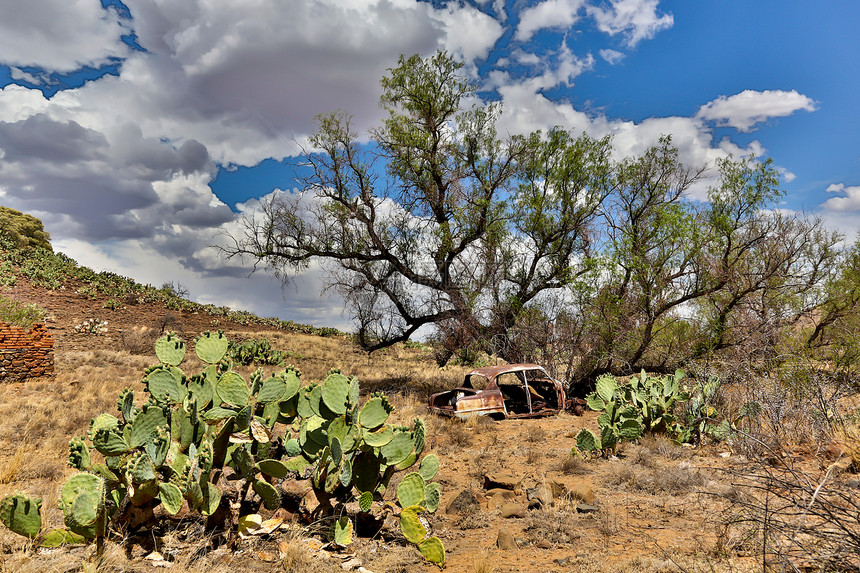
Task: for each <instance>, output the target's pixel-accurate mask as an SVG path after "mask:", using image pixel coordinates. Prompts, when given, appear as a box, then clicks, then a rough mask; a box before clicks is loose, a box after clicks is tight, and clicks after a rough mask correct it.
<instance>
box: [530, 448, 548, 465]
mask: <svg viewBox="0 0 860 573" xmlns="http://www.w3.org/2000/svg"><path fill="white" fill-rule="evenodd" d="M543 458H544V454H543V452H541V451H540V450H538V449H537V448H529V449H528V452H527V453H526V464H528V465H530V466H533V465H535V464H537V463H538V462H539V461H541V460H542V459H543Z"/></svg>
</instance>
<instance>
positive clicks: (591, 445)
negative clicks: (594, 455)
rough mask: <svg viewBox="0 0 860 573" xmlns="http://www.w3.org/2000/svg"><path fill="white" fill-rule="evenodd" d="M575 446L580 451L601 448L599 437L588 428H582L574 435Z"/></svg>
mask: <svg viewBox="0 0 860 573" xmlns="http://www.w3.org/2000/svg"><path fill="white" fill-rule="evenodd" d="M576 448H577V449H578V450H579V451H580V452H591V451H594V450H599V449H601V448H600V438H598V437H597V436H595V435H594V433H593V432H592V431H591V430H589V429H588V428H583V429H582V430H580V432H579V434H577V435H576Z"/></svg>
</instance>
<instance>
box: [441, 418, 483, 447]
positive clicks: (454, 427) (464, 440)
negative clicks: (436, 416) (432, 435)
mask: <svg viewBox="0 0 860 573" xmlns="http://www.w3.org/2000/svg"><path fill="white" fill-rule="evenodd" d="M438 432H439V437H440V438H442V439H443V441H444V442H445V443H447V444H448V445H451V446H456V447H458V448H465V447H468V446H471V445H472V442H473V441H474V436H473V435H472V433H471V432H470V431H469V430H468V429H467V428H466V424H464V423H463V422H462V421H460V420H458V419H457V418H450V419H449V420H447V422H446V423H444V424H439V426H438Z"/></svg>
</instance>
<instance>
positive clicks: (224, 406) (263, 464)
mask: <svg viewBox="0 0 860 573" xmlns="http://www.w3.org/2000/svg"><path fill="white" fill-rule="evenodd" d="M228 348H229V342H228V341H227V339H226V337H225V336H224V334H223V333H222V332H217V333H209V332H207V333H204V334H202V335H200V336H199V337H198V338H197V340H196V341H195V344H194V351H195V353H196V354H197V356H198V357H199V358H200V359H201V360H202V361H203V362H204V363H206V365H207V366H206V367H205V368H204V370H203V372H201V373H199V374H195V375H192V376H187V375H186V374H185V373H184V372H183V371H182V370H181V369H180V368H179V366H180V364H181V363H182V361H183V360H184V358H185V354H186V347H185V343H184V342H183V341H182V340H181V339H179V338H178V337H176V336H175V335H173V334H167V335H165V336H163V337H161V338H160V339H159V340H158V341H157V342H156V344H155V352H156V356H157V357H158V359H159V361H160V363H159V364H158V365H155V366H153V367H151V368H149V369H147V370H146V372H145V376H144V378H143V380H142V384H143V390H144V391H145V393H146V394H147V400H146V401H145V402H142V403H136V401H135V398H136V394H135V392H134V390H132V389H126V390H124V391H123V392H122V393H121V394H120V396H119V398H118V400H117V411H118V415H116V416H115V415H112V414H107V413H104V414H100V415H99V416H97V417H95V418H93V420H92V421H91V423H90V428H89V431H88V432H87V435H86V436H84V437H81V438H75V439H73V440H72V441H71V442H70V444H69V463H70V465H72V466H73V467H75V468H76V469H78V470H79V472H80V473H78V474H76V475H74V476H72V477H71V478H70V479H69V480H68V481H67V482H66V484H65V485H64V486H63V489H62V492H61V496H60V497H61V500H60V507H61V508H62V510H63V513H64V516H65V521H66V525H67V527H68V531H70V532H71V534H76V535H79V536H83V537H84V538H87V539H93V538H96V539H97V540H98V541H99V543H101V540H102V539H103V537H104V536H105V534H106V531H107V529H108V526H109V525H110V523H111V522H112V520H116V521H121V520H122V519H123V517H124V514H123V511H124V510H126V509H127V508H128V507H129V506H132V507H142V506H150V507H154V506H156V505H161V506H162V507H163V509H164V510H165V511H166V512H167V513H169V514H173V515H175V514H177V513H178V512H179V511H180V510H181V509H182V508H183V507H184V506H187V508H188V510H189V511H192V512H199V513H200V514H202V515H204V516H213V515H215V514H216V512H217V511H218V509H219V508H221V507H222V506H223V507H225V509H228V508H227V507H226V506H227V500H226V499H224V498H223V495H222V494H223V492H222V491H221V489H219V486H218V483H219V481H218V480H219V476H221V475H222V474H223V473H224V472H225V471H227V468H230V469H231V470H232V472H233V473H235V474H238V476H239V477H240V479H241V480H242V481H240V482H239V483H240V486H239V487H238V488H237V489H238V490H239V491H241V493H240V496H241V499H239V500H238V501H239V502H240V507H242V508H243V511H246V512H251V513H253V512H254V511H255V509H254V508H255V507H256V506H260V505H261V506H263V507H265V508H267V509H269V510H274V509H277V508H279V507H280V506H281V495H280V492H279V488H278V485H279V481H280V480H284V479H294V478H297V477H299V475H300V474H301V475H303V476H308V475H309V476H310V477H309V479H310V480H311V483H312V486H313V489H314V492H315V494H316V497H317V499H318V500H320V501H321V502H322V503H321V504H320V508H321V511H330V512H331V513H332V514H334V513H335V510H336V508H337V512H338V515H339V516H340V517H339V519H337V520H336V521H335V523H334V526H333V529H332V536H333V540H334V542H335V543H337V544H340V545H348V544H349V542H350V541H351V539H352V523H351V522H350V517H349V516H348V515H343V511H342V508H343V507H344V506H345V504H347V503H349V502H352V501H358V507H359V509H360V511H361V512H369V511H372V510H373V507H374V505H375V504H376V505H377V507H389V508H391V507H394V508H396V507H397V506H396V505H394V504H392V503H388V504H386V503H385V502H384V499H383V496H384V494H385V492H386V490H387V488H388V485H389V482H390V481H391V478H392V477H393V476H394V475H395V473H396V472H398V471H405V470H408V469H409V468H412V467H413V466H415V465H416V464H419V465H418V469H417V471H413V472H411V473H408V474H407V475H406V476H405V477H404V478H403V479H402V480H401V481H400V484H399V486H398V487H397V504H398V505H399V507H400V512H399V515H400V516H401V526H402V529H403V532H404V536H405V537H406V539H407V540H409V541H411V542H413V543H415V544H416V545H418V548H419V550H420V551H421V553H422V555H424V556H425V557H426V558H427V559H428V560H430V561H432V562H434V563H437V564H440V565H441V564H443V563H444V560H445V554H444V548H443V547H442V544H441V541H439V539H437V538H435V537H428V535H427V532H426V530H425V529H424V526H423V525H422V524H421V522H420V520H418V518H417V515H418V513H420V512H433V511H435V510H436V509H437V508H438V506H439V498H440V489H439V485H438V483H434V482H432V481H430V480H432V479H433V477H434V476H435V474H436V471H437V470H438V467H439V460H438V459H437V458H436V456H435V455H432V454H431V455H427V456H425V457H424V458H423V459H421V454H422V451H423V449H424V444H425V439H426V436H425V427H424V424H423V422H422V421H421V420H420V419H416V420H415V421H414V422H413V424H412V426H411V427H401V426H395V425H393V424H390V423H388V418H389V415H390V413H391V412H392V410H393V407H392V405H391V404H390V402H389V401H388V398H386V397H385V396H384V395H382V394H372V395H371V396H370V398H369V399H368V400H367V401H366V402H365V403H364V404H363V405H362V404H359V385H358V380H357V379H356V378H354V377H352V378H350V377H347V376H346V375H344V374H342V373H341V372H340V371H339V370H332V371H331V372H330V373H329V374H328V375H327V376H326V378H325V379H324V380H323V381H322V382H320V383H311V384H308V385H303V383H302V380H301V373H300V372H299V371H298V370H297V369H295V368H293V367H291V366H290V367H287V368H285V369H283V370H281V371H280V372H276V373H272V374H271V375H270V376H268V377H266V376H265V375H264V374H263V372H262V369H259V370H257V372H255V373H253V374H252V375H251V376H250V378H249V380H247V381H246V380H245V378H244V377H243V376H242V375H241V374H240V373H239V372H237V371H235V370H233V363H232V361H230V360H229V358H228V357H227V352H228ZM276 425H278V426H277V428H276ZM419 461H420V463H419ZM40 504H41V502H40V501H39V500H28V499H26V498H23V497H20V496H19V497H11V496H10V497H7V498H6V499H4V500H3V501H2V505H0V518H2V520H3V522H4V523H5V524H6V525H7V526H9V527H10V528H11V529H12V530H13V531H16V532H19V533H21V534H22V535H27V536H28V537H34V536H36V535H38V533H39V530H40V528H41V521H40V520H39V521H35V518H37V517H38V514H39V511H38V509H39V506H40ZM255 504H256V505H255ZM221 514H222V515H231V513H230V512H229V511H224V512H221ZM34 516H35V518H34ZM320 517H322V516H320ZM344 519H345V521H344ZM404 519H405V524H404ZM416 521H417V524H418V525H416ZM231 525H235V524H231ZM64 535H65V534H63V535H61V536H60V537H62V538H65V537H64Z"/></svg>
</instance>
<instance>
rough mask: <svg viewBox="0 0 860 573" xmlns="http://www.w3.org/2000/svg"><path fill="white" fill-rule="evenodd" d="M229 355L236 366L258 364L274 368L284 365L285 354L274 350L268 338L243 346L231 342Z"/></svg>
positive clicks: (250, 341) (249, 341)
mask: <svg viewBox="0 0 860 573" xmlns="http://www.w3.org/2000/svg"><path fill="white" fill-rule="evenodd" d="M227 353H228V355H229V356H230V359H231V360H232V361H233V362H235V363H236V364H242V365H247V364H251V363H252V362H256V363H257V364H270V365H273V366H283V365H284V358H285V353H284V352H282V351H280V350H275V349H274V348H272V345H271V343H269V341H268V339H266V338H259V339H253V340H246V341H245V342H242V343H241V344H235V343H232V342H231V343H230V347H229V349H228V350H227Z"/></svg>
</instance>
